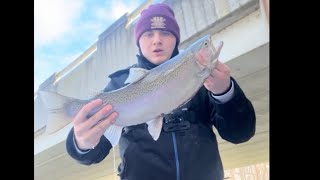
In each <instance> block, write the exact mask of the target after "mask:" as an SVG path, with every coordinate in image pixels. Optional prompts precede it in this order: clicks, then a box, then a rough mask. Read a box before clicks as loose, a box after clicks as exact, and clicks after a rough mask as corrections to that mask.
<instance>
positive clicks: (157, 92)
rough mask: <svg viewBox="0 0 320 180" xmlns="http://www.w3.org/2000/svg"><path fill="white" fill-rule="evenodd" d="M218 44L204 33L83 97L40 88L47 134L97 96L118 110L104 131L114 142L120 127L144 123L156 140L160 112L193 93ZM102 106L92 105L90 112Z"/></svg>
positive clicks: (211, 64)
mask: <svg viewBox="0 0 320 180" xmlns="http://www.w3.org/2000/svg"><path fill="white" fill-rule="evenodd" d="M222 46H223V43H222V42H220V43H219V45H218V48H217V49H216V48H215V47H214V46H213V43H212V40H211V36H210V35H207V36H204V37H202V38H200V39H198V40H197V41H196V42H194V43H192V44H191V45H190V46H189V47H188V48H186V49H185V50H184V51H182V52H180V53H179V54H178V55H177V56H175V57H174V58H172V59H170V60H168V61H166V62H164V63H162V64H161V65H159V66H157V67H155V68H153V69H152V70H145V69H141V68H131V69H130V72H129V76H128V78H127V80H126V82H125V83H128V84H127V85H126V86H124V87H123V88H120V89H117V90H114V91H110V92H103V93H99V94H98V95H96V96H95V97H93V98H90V99H87V100H80V99H75V98H71V97H66V96H63V95H60V94H57V93H54V92H50V91H40V92H39V93H40V96H41V99H42V101H43V102H44V104H45V105H46V106H47V108H48V112H49V115H48V120H47V127H46V132H47V133H49V134H51V133H53V132H55V131H57V130H59V129H61V128H63V127H64V126H66V125H67V124H69V123H70V122H71V121H72V118H73V117H74V116H75V115H76V114H77V112H78V111H79V110H80V109H81V108H82V107H83V106H84V105H85V104H87V103H88V102H90V101H92V100H94V99H97V98H100V99H102V101H103V106H104V105H107V104H108V103H111V104H112V106H113V110H114V111H117V112H118V113H119V116H118V118H117V119H116V121H115V123H114V124H113V125H112V126H110V127H109V128H108V129H107V131H106V132H105V133H104V135H105V136H106V137H108V135H112V136H113V137H117V138H116V142H118V141H119V139H120V136H121V131H122V128H123V127H125V126H132V125H137V124H141V123H147V124H148V131H149V133H150V135H151V136H152V137H153V139H154V140H157V139H158V138H159V136H160V132H161V128H162V120H163V117H164V115H165V114H169V113H170V112H172V111H173V110H175V109H176V108H178V107H180V106H182V105H184V104H185V103H186V102H188V101H189V100H190V99H191V98H192V97H193V96H194V95H195V94H196V93H197V91H198V90H199V89H200V88H201V86H202V85H203V83H204V80H205V79H206V78H207V77H208V76H209V75H210V73H211V70H212V69H213V68H215V65H216V63H217V60H218V56H219V54H220V51H221V48H222ZM103 106H102V107H103ZM102 107H100V108H97V109H94V110H93V111H92V112H91V113H90V115H93V114H94V113H95V112H97V111H98V110H99V109H101V108H102ZM89 117H90V116H89ZM103 119H104V118H103Z"/></svg>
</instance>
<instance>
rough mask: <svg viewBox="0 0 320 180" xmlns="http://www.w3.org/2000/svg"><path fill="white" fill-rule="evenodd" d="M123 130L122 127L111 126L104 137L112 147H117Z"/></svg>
mask: <svg viewBox="0 0 320 180" xmlns="http://www.w3.org/2000/svg"><path fill="white" fill-rule="evenodd" d="M122 129H123V127H122V126H117V125H111V126H110V127H109V128H108V129H107V130H106V132H104V136H105V137H106V138H107V139H108V140H109V141H110V143H111V144H112V147H115V146H116V145H117V144H118V143H119V140H120V137H121V133H122Z"/></svg>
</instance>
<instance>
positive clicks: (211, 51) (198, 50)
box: [192, 35, 223, 69]
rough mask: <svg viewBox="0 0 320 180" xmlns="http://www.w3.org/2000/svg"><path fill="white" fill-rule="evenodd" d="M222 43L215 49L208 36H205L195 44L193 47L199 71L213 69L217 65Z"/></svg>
mask: <svg viewBox="0 0 320 180" xmlns="http://www.w3.org/2000/svg"><path fill="white" fill-rule="evenodd" d="M222 46H223V42H220V43H219V45H218V48H215V47H214V45H213V42H212V39H211V36H210V35H206V36H204V37H202V38H201V39H199V40H198V41H196V42H195V44H194V45H193V46H192V47H194V50H193V52H194V54H195V60H196V62H197V64H198V65H199V67H200V68H201V69H207V68H209V69H213V68H214V67H215V65H216V63H217V60H218V57H219V54H220V51H221V48H222Z"/></svg>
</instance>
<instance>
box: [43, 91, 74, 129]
mask: <svg viewBox="0 0 320 180" xmlns="http://www.w3.org/2000/svg"><path fill="white" fill-rule="evenodd" d="M39 94H40V97H41V100H42V102H43V104H44V106H45V107H46V109H47V110H48V111H47V113H48V114H47V115H48V116H47V124H46V133H48V134H52V133H54V132H56V131H58V130H60V129H62V128H63V127H65V126H66V125H68V124H69V123H71V122H72V116H71V115H69V114H68V113H66V111H65V109H64V105H65V104H66V103H68V102H70V101H72V100H74V99H73V98H70V97H66V96H63V95H60V94H57V93H54V92H51V91H39Z"/></svg>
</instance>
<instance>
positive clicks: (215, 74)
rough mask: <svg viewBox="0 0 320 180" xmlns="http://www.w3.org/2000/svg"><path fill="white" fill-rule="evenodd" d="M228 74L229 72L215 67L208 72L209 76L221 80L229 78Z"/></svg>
mask: <svg viewBox="0 0 320 180" xmlns="http://www.w3.org/2000/svg"><path fill="white" fill-rule="evenodd" d="M229 75H230V74H229V73H228V72H223V71H219V70H217V69H213V70H212V71H211V74H210V76H211V77H212V78H213V79H221V80H223V79H227V78H229ZM210 76H209V77H210Z"/></svg>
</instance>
